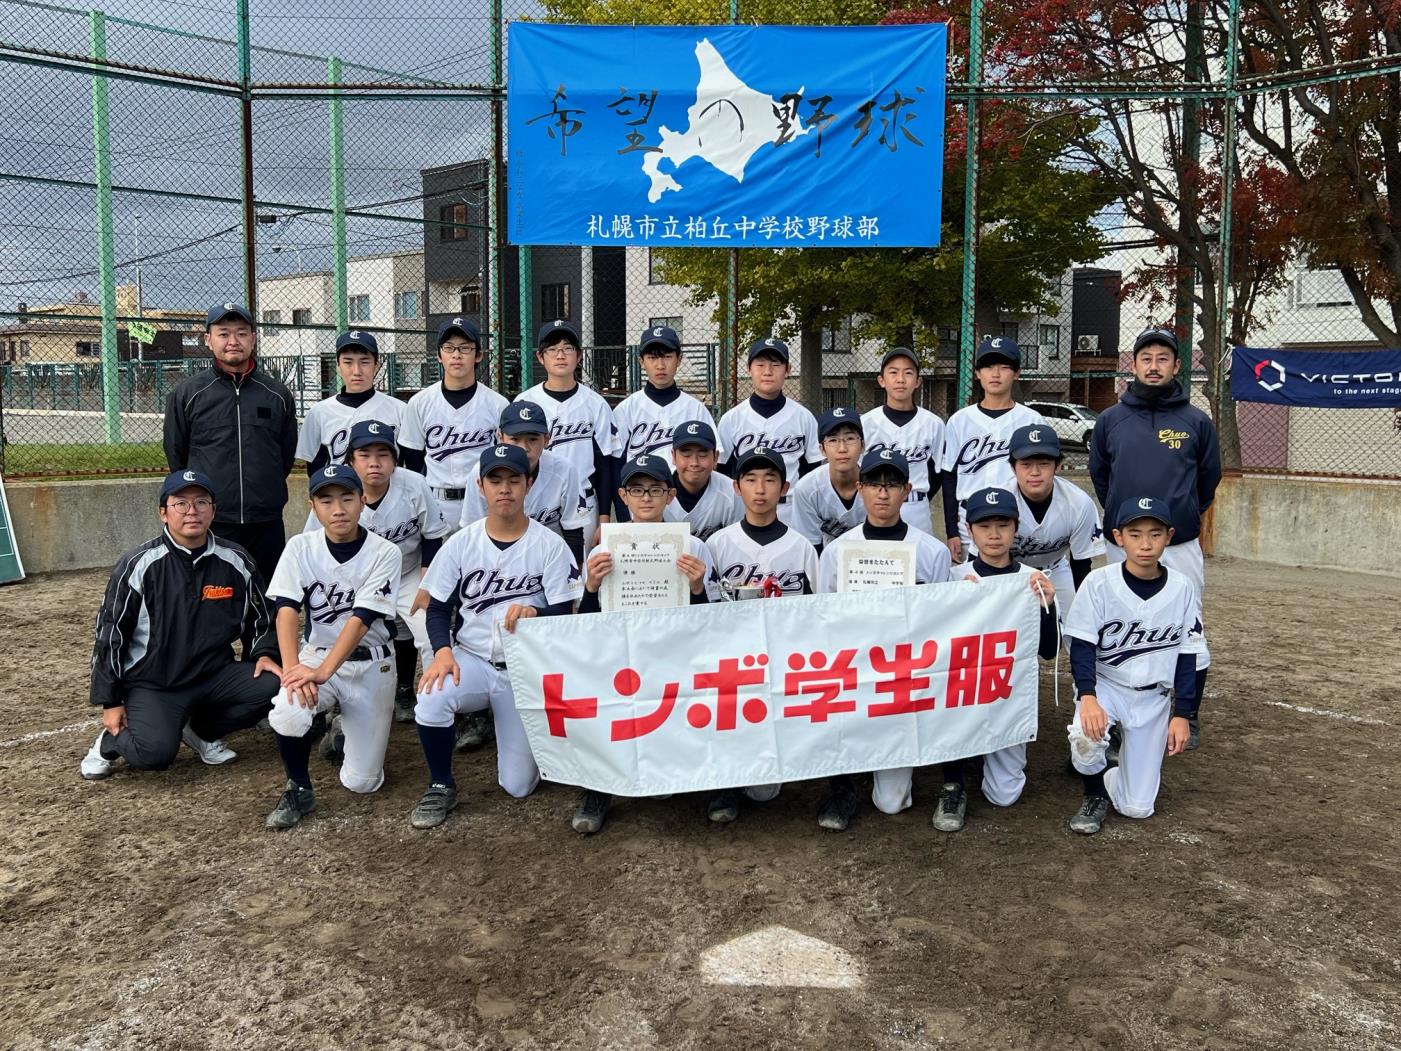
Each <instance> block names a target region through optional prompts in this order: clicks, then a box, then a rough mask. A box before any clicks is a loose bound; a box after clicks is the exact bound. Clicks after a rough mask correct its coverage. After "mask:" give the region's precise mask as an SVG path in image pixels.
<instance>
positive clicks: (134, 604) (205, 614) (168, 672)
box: [88, 531, 277, 708]
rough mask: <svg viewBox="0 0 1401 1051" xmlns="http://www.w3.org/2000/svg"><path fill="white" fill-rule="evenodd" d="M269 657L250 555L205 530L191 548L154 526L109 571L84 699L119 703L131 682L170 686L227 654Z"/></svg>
mask: <svg viewBox="0 0 1401 1051" xmlns="http://www.w3.org/2000/svg"><path fill="white" fill-rule="evenodd" d="M235 639H241V640H242V641H243V653H244V659H245V660H257V659H258V658H259V657H273V658H274V659H276V656H277V637H276V635H275V634H274V631H273V620H272V613H271V610H270V608H269V606H268V602H267V599H266V598H265V597H264V595H263V588H262V583H261V582H260V581H259V579H258V569H257V566H256V564H255V563H254V562H253V558H252V556H251V555H249V554H248V552H247V551H245V550H243V548H241V547H239V546H238V545H237V544H231V543H229V542H228V541H226V540H218V539H216V538H215V536H214V534H213V533H210V534H209V539H208V540H207V541H206V542H205V546H204V549H203V550H202V551H199V552H194V553H191V552H189V551H187V550H185V549H184V548H182V547H180V546H179V545H178V544H176V543H175V542H174V541H173V540H171V539H170V534H169V533H167V532H165V531H162V532H161V535H160V536H158V537H156V538H155V539H154V540H148V541H146V543H144V544H142V545H141V546H140V547H138V548H135V549H133V550H131V551H128V552H127V553H126V554H125V555H123V556H122V557H121V558H120V559H119V560H118V562H117V564H116V566H114V567H113V569H112V576H111V578H110V579H109V580H108V581H107V594H106V595H105V596H103V599H102V608H101V609H100V610H98V613H97V641H96V643H95V644H94V645H93V650H92V684H91V686H90V687H89V691H88V700H89V701H91V702H92V703H93V704H98V705H102V706H103V707H109V708H110V707H112V706H114V705H118V704H122V703H124V701H125V699H126V694H127V691H128V690H129V689H131V688H132V687H133V686H139V687H144V688H146V689H151V690H178V689H183V688H185V687H188V686H193V685H194V684H196V683H198V682H200V681H202V680H204V679H205V678H207V677H208V676H209V675H210V674H211V673H213V672H214V671H217V670H218V669H219V668H222V667H224V665H226V664H228V663H229V662H230V661H232V660H233V642H234V640H235Z"/></svg>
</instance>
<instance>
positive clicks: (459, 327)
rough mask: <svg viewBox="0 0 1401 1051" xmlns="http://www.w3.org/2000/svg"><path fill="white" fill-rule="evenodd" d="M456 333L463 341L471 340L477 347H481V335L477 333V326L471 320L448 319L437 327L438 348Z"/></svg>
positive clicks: (461, 318) (463, 318) (462, 318)
mask: <svg viewBox="0 0 1401 1051" xmlns="http://www.w3.org/2000/svg"><path fill="white" fill-rule="evenodd" d="M454 333H456V334H457V335H459V336H461V337H462V338H463V339H467V340H471V341H472V342H473V343H475V344H476V345H477V346H479V347H480V346H481V345H482V337H481V334H480V333H479V332H478V331H477V326H476V325H474V324H473V323H472V319H471V318H465V317H450V318H448V319H447V320H446V321H444V322H443V323H442V324H441V325H439V326H438V346H440V347H441V346H442V345H443V344H444V343H445V342H447V338H448V337H449V336H451V335H453V334H454Z"/></svg>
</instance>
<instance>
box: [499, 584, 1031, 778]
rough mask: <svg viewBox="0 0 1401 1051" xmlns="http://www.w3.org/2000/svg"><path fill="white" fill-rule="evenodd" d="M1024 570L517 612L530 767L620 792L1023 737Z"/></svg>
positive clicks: (515, 675) (938, 752) (921, 759)
mask: <svg viewBox="0 0 1401 1051" xmlns="http://www.w3.org/2000/svg"><path fill="white" fill-rule="evenodd" d="M1039 614H1040V606H1039V605H1038V604H1037V603H1036V600H1035V598H1034V597H1033V595H1032V594H1031V590H1030V589H1029V588H1028V587H1027V578H1026V577H1025V576H1020V575H1019V576H1009V577H997V578H991V579H987V580H982V581H978V582H973V581H960V582H957V583H948V584H925V585H920V586H916V587H907V588H891V589H888V590H883V591H864V592H857V593H854V594H843V595H808V596H803V597H800V598H782V599H760V600H754V601H749V602H725V603H714V604H710V605H703V606H678V607H674V608H671V609H649V610H636V611H629V612H621V613H595V614H586V615H582V616H572V617H548V618H540V619H530V620H522V621H521V622H520V623H519V624H518V625H517V627H516V631H515V633H514V634H507V635H504V639H505V648H506V663H507V666H508V667H509V668H510V676H511V684H512V686H514V688H515V694H516V707H517V709H519V711H520V714H521V719H522V721H523V722H524V723H525V730H526V734H527V736H528V737H529V739H530V747H531V750H532V751H533V752H534V753H535V760H536V762H537V763H538V764H539V766H540V775H541V777H544V778H546V779H547V780H550V781H558V782H562V783H565V784H572V785H581V786H583V787H585V788H594V789H598V790H599V791H603V792H611V793H613V794H614V795H622V796H648V795H665V794H667V793H670V792H690V791H700V790H706V789H715V788H729V787H735V786H741V785H758V784H771V783H774V782H783V781H803V780H807V779H809V778H815V777H824V776H827V775H829V774H843V773H858V772H861V771H866V770H886V769H890V768H892V767H902V766H925V765H928V764H931V763H942V762H945V761H947V760H951V759H960V758H964V757H967V756H974V755H984V754H986V753H988V752H992V751H996V750H997V749H999V748H1006V747H1008V746H1010V745H1014V744H1022V743H1024V742H1027V741H1031V740H1034V739H1035V737H1036V692H1037V681H1038V675H1037V658H1036V648H1037V641H1038V633H1039V620H1038V617H1039Z"/></svg>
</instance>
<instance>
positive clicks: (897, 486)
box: [861, 482, 905, 493]
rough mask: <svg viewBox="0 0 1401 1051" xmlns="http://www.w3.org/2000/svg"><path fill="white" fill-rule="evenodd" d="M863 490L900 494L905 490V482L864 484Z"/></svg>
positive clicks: (862, 484)
mask: <svg viewBox="0 0 1401 1051" xmlns="http://www.w3.org/2000/svg"><path fill="white" fill-rule="evenodd" d="M861 488H862V489H879V490H880V491H881V492H883V493H898V492H899V491H900V490H901V489H904V488H905V483H904V482H862V483H861Z"/></svg>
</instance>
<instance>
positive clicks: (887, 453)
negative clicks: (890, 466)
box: [880, 449, 890, 460]
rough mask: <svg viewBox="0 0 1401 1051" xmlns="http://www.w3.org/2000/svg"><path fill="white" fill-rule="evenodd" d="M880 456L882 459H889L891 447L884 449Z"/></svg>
mask: <svg viewBox="0 0 1401 1051" xmlns="http://www.w3.org/2000/svg"><path fill="white" fill-rule="evenodd" d="M880 458H881V459H882V460H888V459H890V450H889V449H882V450H881V451H880Z"/></svg>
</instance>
